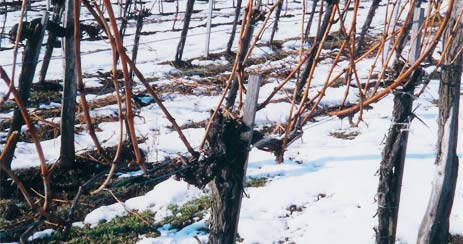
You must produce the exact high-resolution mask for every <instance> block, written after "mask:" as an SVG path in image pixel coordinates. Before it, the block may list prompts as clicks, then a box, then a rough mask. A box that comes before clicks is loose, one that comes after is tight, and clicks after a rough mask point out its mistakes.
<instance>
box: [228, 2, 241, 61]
mask: <svg viewBox="0 0 463 244" xmlns="http://www.w3.org/2000/svg"><path fill="white" fill-rule="evenodd" d="M242 2H243V0H237V1H236V8H235V18H234V19H233V27H232V31H231V33H230V39H228V43H227V50H226V53H228V54H231V49H232V46H233V42H234V41H235V35H236V27H237V26H238V21H239V19H240V13H241V4H242Z"/></svg>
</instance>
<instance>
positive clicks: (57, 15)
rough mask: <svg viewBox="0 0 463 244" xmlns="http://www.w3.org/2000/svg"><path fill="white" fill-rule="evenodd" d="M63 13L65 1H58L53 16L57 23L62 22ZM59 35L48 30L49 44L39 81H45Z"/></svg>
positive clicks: (46, 48)
mask: <svg viewBox="0 0 463 244" xmlns="http://www.w3.org/2000/svg"><path fill="white" fill-rule="evenodd" d="M62 15H63V3H62V2H61V1H56V3H55V4H54V6H53V16H52V21H53V22H55V23H56V24H59V23H60V22H61V16H62ZM56 38H57V35H56V33H54V32H53V31H49V32H48V40H47V45H46V47H45V55H44V56H43V62H42V67H41V68H40V73H39V82H41V83H42V82H44V81H45V78H46V76H47V71H48V66H49V65H50V60H51V56H52V54H53V49H54V46H55V42H56Z"/></svg>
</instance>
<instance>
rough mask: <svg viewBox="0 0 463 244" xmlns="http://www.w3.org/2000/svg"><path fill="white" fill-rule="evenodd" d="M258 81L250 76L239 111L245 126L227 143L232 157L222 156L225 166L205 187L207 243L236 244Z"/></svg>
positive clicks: (257, 78) (228, 155)
mask: <svg viewBox="0 0 463 244" xmlns="http://www.w3.org/2000/svg"><path fill="white" fill-rule="evenodd" d="M261 80H262V79H261V77H260V76H256V75H251V76H250V78H249V82H248V92H247V94H246V100H245V103H244V106H243V110H242V115H243V123H244V125H245V126H246V127H245V131H243V132H241V134H240V136H239V138H237V139H234V140H235V141H233V142H229V143H230V144H231V145H233V147H236V148H233V149H231V148H227V151H229V150H230V151H231V152H233V153H230V151H229V153H228V154H226V155H225V158H226V159H227V165H226V166H225V167H224V168H223V169H222V170H221V171H220V173H219V175H217V176H215V177H214V179H213V180H212V181H211V183H210V184H209V186H210V188H211V191H212V206H211V219H210V234H209V243H214V244H215V243H220V244H234V243H236V235H237V232H238V220H239V216H240V208H241V200H242V197H243V190H244V183H245V179H246V169H247V161H248V154H249V148H250V145H251V141H252V131H253V126H254V120H255V114H256V109H257V98H258V97H259V89H260V83H261Z"/></svg>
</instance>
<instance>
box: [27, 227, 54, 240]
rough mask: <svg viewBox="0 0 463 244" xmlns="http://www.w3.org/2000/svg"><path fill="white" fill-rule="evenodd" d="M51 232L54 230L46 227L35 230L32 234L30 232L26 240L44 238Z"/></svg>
mask: <svg viewBox="0 0 463 244" xmlns="http://www.w3.org/2000/svg"><path fill="white" fill-rule="evenodd" d="M53 232H55V231H54V230H53V229H46V230H42V231H37V232H35V233H34V234H32V236H30V237H29V238H27V240H28V241H33V240H39V239H44V238H47V237H49V236H51V235H52V234H53Z"/></svg>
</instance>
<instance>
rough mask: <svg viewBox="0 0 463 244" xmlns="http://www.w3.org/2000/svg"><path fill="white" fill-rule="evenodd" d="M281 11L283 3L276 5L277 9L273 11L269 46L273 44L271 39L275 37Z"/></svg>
mask: <svg viewBox="0 0 463 244" xmlns="http://www.w3.org/2000/svg"><path fill="white" fill-rule="evenodd" d="M281 9H283V1H281V2H280V3H279V4H278V6H277V9H276V11H275V22H274V23H273V29H272V34H271V35H270V41H269V44H270V45H272V44H273V38H274V37H275V33H276V32H277V30H278V21H280V15H281Z"/></svg>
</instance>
